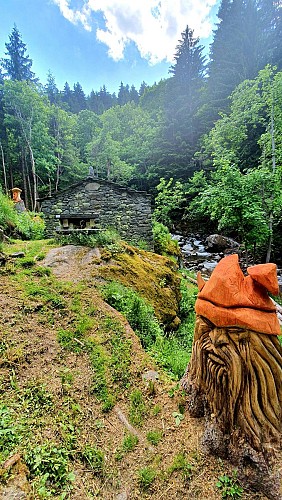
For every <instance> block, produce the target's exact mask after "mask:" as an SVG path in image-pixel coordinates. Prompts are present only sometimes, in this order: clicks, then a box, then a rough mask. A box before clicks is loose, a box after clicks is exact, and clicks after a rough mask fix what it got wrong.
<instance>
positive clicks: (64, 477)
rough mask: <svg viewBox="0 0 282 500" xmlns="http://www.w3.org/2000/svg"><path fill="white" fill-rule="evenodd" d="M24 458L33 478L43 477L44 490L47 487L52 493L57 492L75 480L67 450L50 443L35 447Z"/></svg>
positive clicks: (42, 485) (42, 486)
mask: <svg viewBox="0 0 282 500" xmlns="http://www.w3.org/2000/svg"><path fill="white" fill-rule="evenodd" d="M24 458H25V463H26V465H27V466H28V468H29V471H30V474H31V477H33V478H34V477H38V476H40V477H41V489H42V490H43V489H44V490H45V488H46V486H47V487H48V488H49V490H50V491H51V492H52V493H53V492H57V491H59V490H61V489H62V488H64V487H65V486H66V485H68V484H70V483H71V482H72V481H73V480H74V479H75V477H74V474H73V473H72V472H70V469H69V458H68V452H67V450H66V449H65V448H60V447H59V446H57V445H56V444H55V443H52V442H49V441H48V442H46V443H44V444H42V445H39V446H35V447H34V448H32V449H31V450H29V451H28V452H27V454H26V455H25V457H24ZM45 491H46V490H45Z"/></svg>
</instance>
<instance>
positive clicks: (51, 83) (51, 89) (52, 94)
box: [44, 70, 59, 104]
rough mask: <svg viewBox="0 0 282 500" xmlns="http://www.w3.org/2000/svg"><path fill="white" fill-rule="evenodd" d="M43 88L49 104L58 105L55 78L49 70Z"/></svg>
mask: <svg viewBox="0 0 282 500" xmlns="http://www.w3.org/2000/svg"><path fill="white" fill-rule="evenodd" d="M44 88H45V91H46V94H47V96H48V99H49V101H50V104H58V99H59V90H58V88H57V85H56V82H55V77H54V75H53V74H52V73H51V71H50V70H49V71H48V74H47V83H46V85H45V87H44Z"/></svg>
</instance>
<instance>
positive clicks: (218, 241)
mask: <svg viewBox="0 0 282 500" xmlns="http://www.w3.org/2000/svg"><path fill="white" fill-rule="evenodd" d="M205 247H206V250H208V251H209V252H224V251H225V250H229V249H230V250H238V249H239V247H240V243H238V242H237V241H235V240H233V239H232V238H227V236H222V234H211V235H210V236H208V237H207V238H206V240H205Z"/></svg>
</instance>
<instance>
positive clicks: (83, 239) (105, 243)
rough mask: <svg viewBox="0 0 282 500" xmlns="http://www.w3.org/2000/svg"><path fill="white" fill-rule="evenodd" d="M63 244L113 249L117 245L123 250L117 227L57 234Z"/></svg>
mask: <svg viewBox="0 0 282 500" xmlns="http://www.w3.org/2000/svg"><path fill="white" fill-rule="evenodd" d="M56 238H57V240H58V241H59V243H60V244H61V245H82V246H87V247H90V248H96V247H107V248H109V249H110V250H111V248H114V247H115V245H118V248H120V250H121V251H122V247H121V245H120V235H119V234H118V232H117V231H116V230H115V229H111V228H108V229H101V230H100V231H97V232H96V233H95V234H93V233H90V234H85V233H71V234H69V235H65V236H61V235H58V236H56Z"/></svg>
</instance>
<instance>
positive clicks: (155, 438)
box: [147, 431, 163, 446]
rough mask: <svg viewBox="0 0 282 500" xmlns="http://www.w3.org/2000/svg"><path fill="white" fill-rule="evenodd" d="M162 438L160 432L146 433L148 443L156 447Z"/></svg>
mask: <svg viewBox="0 0 282 500" xmlns="http://www.w3.org/2000/svg"><path fill="white" fill-rule="evenodd" d="M162 437H163V433H162V432H161V431H149V432H147V440H148V441H149V443H151V444H153V445H154V446H157V445H158V444H159V442H160V441H161V439H162Z"/></svg>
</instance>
